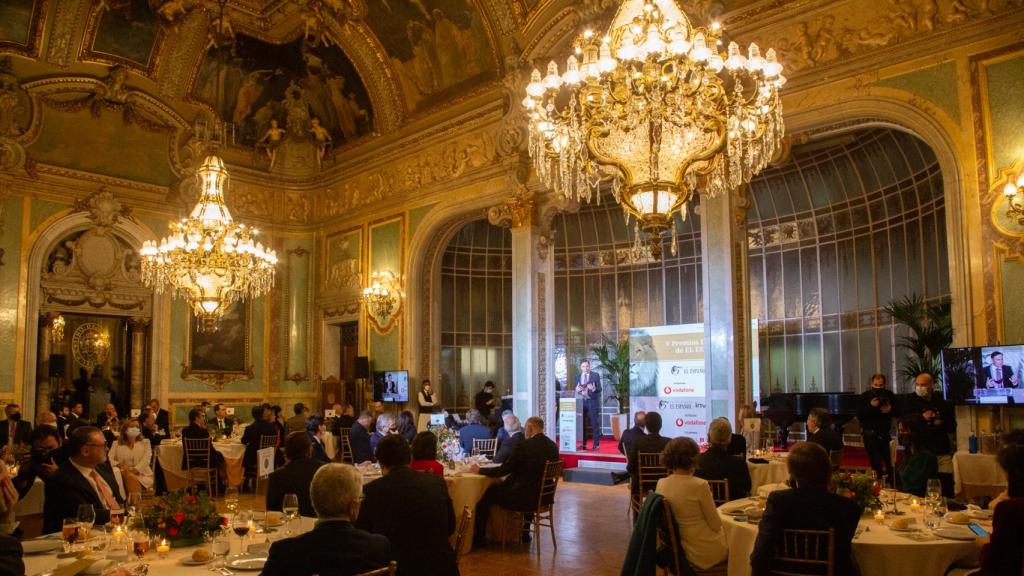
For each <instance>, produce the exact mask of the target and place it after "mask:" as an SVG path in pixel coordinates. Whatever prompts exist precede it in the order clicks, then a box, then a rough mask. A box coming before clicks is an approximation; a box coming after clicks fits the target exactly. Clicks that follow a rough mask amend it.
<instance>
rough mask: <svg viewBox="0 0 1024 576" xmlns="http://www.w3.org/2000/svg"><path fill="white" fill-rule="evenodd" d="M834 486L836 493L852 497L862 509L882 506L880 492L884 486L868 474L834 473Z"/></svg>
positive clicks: (866, 509) (868, 509)
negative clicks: (879, 498) (879, 499)
mask: <svg viewBox="0 0 1024 576" xmlns="http://www.w3.org/2000/svg"><path fill="white" fill-rule="evenodd" d="M832 486H833V487H834V488H835V491H836V494H838V495H840V496H845V497H847V498H850V499H852V500H853V501H854V502H856V503H857V505H859V506H860V508H861V511H870V510H873V509H875V508H878V507H880V506H881V502H879V501H878V494H879V493H880V492H881V491H882V487H881V486H880V485H879V484H878V482H875V479H874V478H872V477H871V476H868V475H867V474H850V473H848V472H836V473H835V474H833V475H832Z"/></svg>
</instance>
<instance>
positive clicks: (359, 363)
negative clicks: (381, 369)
mask: <svg viewBox="0 0 1024 576" xmlns="http://www.w3.org/2000/svg"><path fill="white" fill-rule="evenodd" d="M355 377H356V378H369V377H370V359H369V358H368V357H366V356H356V365H355Z"/></svg>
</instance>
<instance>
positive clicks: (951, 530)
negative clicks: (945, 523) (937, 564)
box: [932, 526, 977, 540]
mask: <svg viewBox="0 0 1024 576" xmlns="http://www.w3.org/2000/svg"><path fill="white" fill-rule="evenodd" d="M932 533H934V534H935V535H936V536H942V537H943V538H949V539H950V540H974V539H975V538H977V536H975V535H974V532H971V531H970V529H968V528H961V527H959V526H949V527H946V528H936V529H935V530H932Z"/></svg>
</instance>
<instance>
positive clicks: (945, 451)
mask: <svg viewBox="0 0 1024 576" xmlns="http://www.w3.org/2000/svg"><path fill="white" fill-rule="evenodd" d="M902 400H903V402H902V404H901V406H900V409H901V411H902V413H903V414H907V415H919V416H921V418H922V420H923V425H922V427H921V432H920V435H921V438H920V440H919V444H920V447H921V448H922V449H924V450H928V451H929V452H931V453H932V454H934V455H935V457H936V458H937V459H938V463H939V481H940V482H941V483H942V493H943V495H945V496H946V497H947V498H952V497H953V484H954V483H953V442H952V441H951V440H950V438H951V437H955V434H956V414H955V413H954V411H953V406H952V405H951V404H950V403H949V402H946V400H945V399H944V398H943V397H942V394H940V393H937V392H936V391H935V379H934V378H933V377H932V375H931V374H928V373H927V372H922V373H921V374H918V375H917V377H916V378H914V391H913V392H911V393H910V394H906V395H904V396H903V398H902Z"/></svg>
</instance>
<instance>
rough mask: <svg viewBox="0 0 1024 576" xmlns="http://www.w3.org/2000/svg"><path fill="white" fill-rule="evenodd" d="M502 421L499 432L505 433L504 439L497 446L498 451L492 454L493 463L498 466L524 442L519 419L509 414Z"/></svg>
mask: <svg viewBox="0 0 1024 576" xmlns="http://www.w3.org/2000/svg"><path fill="white" fill-rule="evenodd" d="M504 421H505V423H504V425H503V426H502V427H501V430H502V431H504V432H505V439H504V440H502V441H501V443H500V444H498V449H497V450H496V451H495V452H494V461H495V462H497V463H498V464H501V463H502V462H504V461H506V460H508V458H509V456H511V455H512V453H513V452H515V450H516V448H517V447H518V446H519V445H520V444H522V443H523V441H524V440H526V438H525V437H523V427H522V426H521V425H520V424H519V418H516V417H515V416H514V415H512V414H509V415H508V416H505V418H504Z"/></svg>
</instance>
